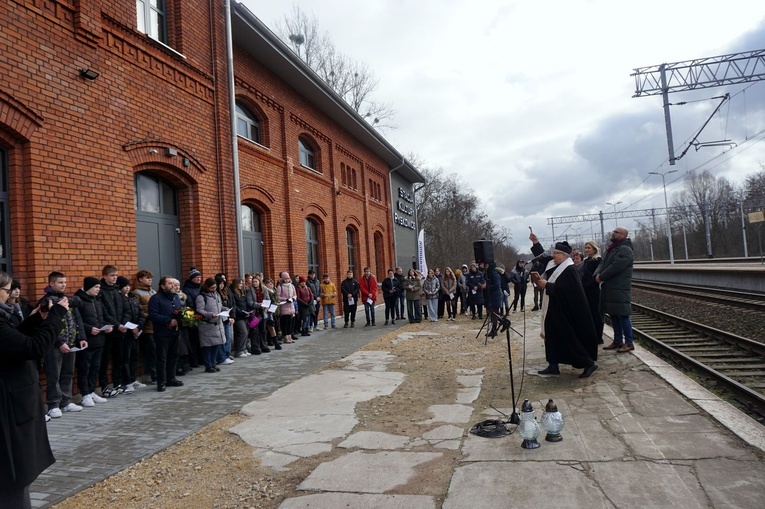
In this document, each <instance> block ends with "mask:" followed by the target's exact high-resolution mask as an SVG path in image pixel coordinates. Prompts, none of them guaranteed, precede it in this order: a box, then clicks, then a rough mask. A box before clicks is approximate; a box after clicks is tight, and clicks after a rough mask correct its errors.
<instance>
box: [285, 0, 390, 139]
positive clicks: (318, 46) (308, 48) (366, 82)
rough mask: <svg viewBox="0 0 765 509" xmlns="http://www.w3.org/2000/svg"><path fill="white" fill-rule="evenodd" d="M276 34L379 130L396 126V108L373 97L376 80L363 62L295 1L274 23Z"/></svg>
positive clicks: (377, 83)
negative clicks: (338, 44)
mask: <svg viewBox="0 0 765 509" xmlns="http://www.w3.org/2000/svg"><path fill="white" fill-rule="evenodd" d="M275 27H276V30H275V32H276V35H278V36H279V38H280V39H281V40H282V41H284V43H285V44H287V45H288V46H289V47H290V48H291V49H292V51H294V52H295V54H296V55H297V56H298V57H300V59H301V60H303V61H304V62H305V63H306V64H307V65H308V66H309V67H310V68H311V69H313V70H314V72H315V73H316V74H317V75H318V76H319V77H320V78H321V79H322V80H324V81H325V82H326V83H327V85H329V86H330V87H331V88H332V89H333V90H334V91H335V92H337V94H338V95H339V96H340V97H342V98H343V100H345V102H346V103H348V105H349V106H350V107H351V108H353V109H354V110H355V111H356V112H357V113H359V114H360V115H361V116H363V117H364V118H365V119H366V120H367V122H368V123H369V124H370V125H372V126H373V127H375V128H376V129H378V130H384V129H395V127H396V126H395V125H394V124H393V118H394V116H395V114H396V111H395V109H393V107H392V106H391V105H389V104H386V103H381V102H378V101H375V100H373V99H372V93H373V92H374V91H375V90H376V89H377V86H378V85H379V80H378V79H377V78H376V77H375V75H374V72H373V71H372V70H371V69H370V68H369V66H368V65H367V64H366V63H364V62H357V61H355V60H353V59H351V58H349V57H348V56H346V55H345V54H343V53H342V52H340V51H339V50H338V49H337V48H336V47H335V44H334V42H332V38H331V37H330V36H329V34H328V33H327V32H324V33H321V32H320V30H319V19H318V18H317V17H316V15H315V14H314V13H313V12H312V13H310V14H307V13H305V12H304V11H303V10H302V9H301V8H300V7H299V6H298V5H297V4H293V5H292V10H291V11H290V12H289V13H288V14H285V15H284V18H283V19H282V20H281V21H277V22H276V24H275Z"/></svg>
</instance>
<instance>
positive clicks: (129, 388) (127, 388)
mask: <svg viewBox="0 0 765 509" xmlns="http://www.w3.org/2000/svg"><path fill="white" fill-rule="evenodd" d="M133 391H135V389H134V388H133V384H127V385H126V386H125V388H124V389H122V392H124V393H125V394H133Z"/></svg>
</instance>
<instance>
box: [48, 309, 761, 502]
mask: <svg viewBox="0 0 765 509" xmlns="http://www.w3.org/2000/svg"><path fill="white" fill-rule="evenodd" d="M516 319H518V318H516ZM538 320H539V313H527V315H526V337H527V342H526V350H525V354H526V359H525V361H526V362H525V368H524V363H522V362H519V361H517V360H516V362H515V368H516V377H518V379H519V378H520V376H521V374H522V372H523V371H524V369H525V373H523V375H524V376H525V384H524V389H523V391H524V393H523V394H522V395H521V396H522V399H523V398H528V399H529V400H530V401H531V402H532V403H533V404H534V407H535V409H536V416H537V419H538V420H539V418H540V417H541V411H542V408H543V407H544V403H545V402H546V401H547V399H548V398H553V399H554V400H555V401H556V403H557V405H558V408H559V409H560V411H561V412H562V413H563V415H564V416H565V419H566V424H565V428H564V430H563V437H564V438H563V441H562V442H558V443H549V442H545V441H544V440H543V436H541V437H540V442H541V444H542V446H541V447H540V448H539V449H535V450H527V449H523V448H521V447H520V443H521V439H520V437H519V436H518V435H517V434H512V435H508V436H505V437H502V438H497V439H488V438H481V437H477V436H474V435H471V434H470V433H469V429H470V427H471V426H472V425H473V424H475V422H477V420H479V419H485V418H490V417H499V414H498V413H497V411H495V410H493V409H492V408H481V407H478V406H476V405H477V403H476V402H477V401H481V400H479V399H476V398H477V397H478V395H480V391H481V390H483V377H484V376H485V375H484V373H482V372H481V371H480V370H473V371H465V370H457V372H455V373H454V374H453V376H454V380H455V384H454V387H455V389H454V399H453V404H441V405H430V406H429V407H428V408H427V410H428V411H429V414H428V415H430V417H429V418H428V419H427V420H425V421H422V422H417V423H413V424H412V426H411V427H409V428H407V434H406V435H404V434H389V433H380V432H369V431H355V425H356V423H357V417H356V405H357V403H359V402H363V401H367V400H370V399H373V398H376V397H383V396H385V395H388V394H393V393H395V391H396V390H398V387H399V386H400V385H401V384H402V383H403V382H404V381H405V376H404V375H403V374H402V373H398V372H395V371H394V370H392V368H391V366H393V365H395V364H394V362H393V361H395V357H394V356H393V355H391V354H390V353H388V352H372V351H363V352H356V353H352V351H353V350H354V349H357V348H359V347H360V346H362V345H364V344H366V343H368V342H369V341H371V340H372V339H374V338H375V337H377V335H379V334H381V333H382V332H390V331H391V330H392V329H391V328H390V327H389V328H382V327H376V328H364V329H361V330H357V331H356V332H355V333H353V334H345V335H343V336H340V335H338V338H337V339H333V334H332V333H330V334H327V335H326V336H324V337H322V335H315V336H313V337H312V338H310V339H311V341H304V340H303V339H301V340H300V341H299V343H298V344H297V345H296V346H295V345H290V346H291V347H292V348H290V349H289V350H287V351H285V352H279V353H277V355H273V354H271V355H270V356H269V357H268V358H264V359H257V360H256V362H253V363H252V364H251V366H252V368H250V365H248V364H246V363H245V362H242V363H239V362H237V364H235V365H234V366H233V367H234V368H235V369H236V370H239V372H241V373H240V374H236V373H237V371H232V372H231V376H235V377H237V380H238V381H242V383H244V382H243V381H244V380H250V382H249V384H250V386H248V389H247V392H248V393H247V394H246V395H245V396H244V397H241V395H239V396H237V397H236V398H234V397H229V395H228V394H226V393H225V392H221V398H223V400H224V401H223V402H224V403H225V405H222V406H221V401H217V403H218V405H217V406H215V408H213V406H211V408H210V409H209V410H210V411H213V410H214V411H216V412H218V414H221V413H226V412H228V411H231V410H230V409H232V407H236V408H242V410H243V412H245V413H247V414H250V415H252V417H251V418H250V419H248V420H247V421H245V422H243V423H241V424H239V425H237V426H236V427H235V428H233V429H232V430H231V431H232V432H234V433H237V434H238V435H239V436H241V437H242V439H243V440H245V441H247V442H248V443H250V444H251V445H253V446H255V447H256V448H257V451H258V452H256V455H258V456H259V457H260V459H261V460H262V461H263V462H265V463H266V464H269V465H272V467H273V468H274V469H277V470H282V469H290V464H291V463H292V462H293V461H295V460H297V459H299V458H304V457H310V456H314V455H321V454H323V453H326V452H327V451H333V453H334V454H333V455H332V459H329V460H327V461H324V462H322V463H319V464H318V466H317V467H316V468H314V469H313V470H312V471H311V473H310V474H309V475H307V476H306V477H305V478H304V479H303V480H302V482H301V483H300V484H299V486H298V491H299V492H300V493H301V494H300V495H298V496H294V497H292V498H289V499H287V500H285V501H283V502H282V504H281V506H280V507H281V508H282V509H296V508H307V507H319V508H322V509H335V508H337V509H339V508H348V507H358V508H379V509H387V508H394V507H395V508H399V507H404V508H414V509H419V508H422V509H431V508H433V509H437V508H442V509H462V508H492V509H494V508H497V507H572V508H579V507H603V508H632V507H635V508H637V507H640V508H645V507H676V508H689V509H690V508H699V507H714V508H718V507H719V508H760V507H763V506H765V503H764V501H765V461H763V459H765V453H764V452H763V451H765V427H763V426H761V425H760V424H758V423H756V422H755V421H753V420H752V419H751V418H749V417H747V416H745V415H743V414H741V413H740V412H738V411H737V410H735V409H734V408H733V407H731V406H730V405H728V404H727V403H725V402H724V401H722V400H720V399H719V398H717V397H715V396H714V395H712V394H710V393H709V392H708V391H706V390H705V389H704V388H703V387H700V386H698V385H697V384H695V383H694V382H692V381H691V380H689V379H688V378H686V377H685V376H684V375H682V374H680V373H678V372H677V371H675V370H673V369H672V368H671V367H670V366H668V365H666V364H665V363H663V362H662V361H661V360H659V359H657V358H655V357H654V356H652V355H650V354H649V353H648V352H645V351H644V350H642V349H641V348H640V347H637V348H636V350H635V351H634V352H633V353H629V354H618V355H617V354H615V353H612V352H602V354H601V356H600V358H599V361H598V362H599V364H600V367H601V369H599V370H598V371H597V372H596V374H595V375H594V376H593V377H592V378H591V379H588V380H579V379H578V378H577V375H578V373H579V370H571V369H569V368H567V367H563V369H562V375H560V376H540V375H537V374H536V371H537V370H538V369H540V368H541V367H543V366H544V365H545V363H544V351H543V346H542V342H541V341H539V340H537V337H538V332H539V323H538ZM458 323H459V322H458ZM452 326H453V325H450V327H452ZM463 326H464V324H463ZM434 329H437V330H438V333H439V334H441V335H445V334H448V333H449V330H450V329H449V328H448V327H441V324H440V322H439V324H436V325H435V327H434ZM402 332H403V331H402ZM417 337H419V335H413V334H410V333H403V334H400V336H399V338H398V341H412V340H416V338H417ZM351 338H354V339H351ZM320 341H321V343H319V342H320ZM350 341H353V342H354V344H353V345H350V344H349V342H350ZM513 342H514V343H515V344H516V345H519V342H520V340H519V339H518V338H515V339H513ZM319 344H321V346H322V348H317V346H318V345H319ZM280 354H282V355H283V354H286V355H284V356H283V357H280V356H279V355H280ZM346 355H347V358H346V359H345V361H346V362H344V363H342V364H343V365H342V366H341V367H338V365H337V364H335V365H333V367H332V369H325V370H321V369H319V370H318V371H316V369H317V368H313V369H311V368H310V366H316V364H317V363H320V362H324V365H326V363H328V362H330V361H331V360H335V359H337V358H341V357H344V356H346ZM290 356H291V357H290ZM313 356H319V357H321V359H315V358H313ZM237 361H239V360H238V359H237ZM287 366H289V367H290V369H293V370H298V371H302V374H301V373H299V372H298V371H295V372H293V374H294V377H293V378H292V379H291V380H289V379H282V383H281V385H280V386H279V387H273V386H271V385H268V386H265V385H262V383H260V384H259V383H257V382H252V380H263V379H266V380H271V381H273V379H272V378H268V377H267V376H266V377H264V376H263V370H264V369H267V370H268V372H269V373H276V372H278V371H279V370H280V369H285V368H287ZM617 367H618V368H619V369H615V368H617ZM255 368H256V369H257V370H258V375H257V376H255V375H254V371H253V370H254V369H255ZM616 373H618V374H616ZM239 377H241V378H239ZM197 378H199V379H203V380H204V382H205V383H204V384H202V383H200V385H199V387H196V379H197ZM187 380H188V381H189V382H191V383H190V384H189V386H190V387H189V388H190V389H192V390H191V391H190V392H191V394H189V395H183V392H181V391H178V392H177V394H178V395H179V396H180V397H182V398H183V399H184V400H186V401H188V398H194V395H193V394H194V393H195V392H196V391H197V390H200V391H210V390H215V388H212V389H211V388H210V387H209V378H205V377H195V376H192V377H190V378H189V377H187ZM230 384H231V381H230V380H227V386H229V387H230V386H231V385H230ZM253 386H254V387H259V389H260V390H259V391H253V392H249V391H252V389H253ZM183 389H186V388H183ZM168 391H169V389H168ZM229 392H230V391H229ZM168 393H169V392H168ZM165 394H167V393H165ZM266 395H267V396H266ZM263 396H266V397H263ZM161 397H162V395H157V393H156V392H154V393H150V392H148V391H147V392H144V393H137V394H136V395H135V396H132V397H131V398H135V399H134V400H133V399H131V400H127V399H125V402H128V401H130V402H131V403H134V405H131V407H130V408H131V413H130V415H128V413H127V412H124V411H123V412H120V415H121V417H122V418H124V419H131V418H133V417H132V415H133V414H132V412H135V415H136V417H135V418H136V419H140V420H141V421H142V422H149V423H152V422H153V420H152V419H153V416H155V415H158V420H159V422H161V423H162V424H163V425H162V426H159V425H157V426H156V427H155V426H154V425H152V426H149V427H144V429H142V430H141V433H138V432H137V433H136V434H135V436H130V437H129V440H130V442H131V443H133V442H134V441H136V440H139V437H140V439H141V440H139V443H141V444H142V445H143V449H141V450H140V451H138V450H136V451H131V450H127V451H122V454H123V459H124V461H125V462H127V463H129V462H130V461H133V462H135V461H138V459H140V457H141V454H143V455H149V454H153V452H152V449H151V447H153V448H154V449H153V450H154V452H156V450H159V449H161V448H162V447H158V445H157V440H158V437H161V430H163V429H164V430H168V429H172V430H174V431H175V432H176V433H177V434H179V435H180V434H183V433H186V434H190V433H192V432H193V431H194V430H195V429H196V428H198V427H200V426H202V425H203V424H204V423H205V422H208V421H211V420H213V417H210V416H206V415H205V414H206V413H207V412H206V411H205V412H198V411H197V410H198V408H195V410H194V411H193V412H191V411H184V410H182V408H181V407H179V406H172V410H173V411H175V412H179V413H182V414H183V415H182V416H180V415H179V416H175V415H173V414H172V412H168V410H170V408H169V407H167V406H165V405H168V404H169V402H168V401H167V400H166V399H164V400H161ZM259 397H260V398H261V399H258V398H259ZM126 398H127V397H126ZM194 399H195V401H200V400H202V399H205V400H207V401H209V400H210V399H211V398H209V397H206V398H194ZM160 400H161V401H160ZM317 402H321V403H317ZM113 403H114V404H113ZM117 403H118V401H115V402H112V401H110V402H109V403H108V404H107V405H109V406H111V407H114V408H115V409H116V408H119V405H118V404H117ZM218 407H220V408H218ZM295 409H299V415H298V414H297V413H296V410H295ZM96 410H98V409H96ZM498 410H499V411H501V412H504V413H509V412H510V409H509V408H499V409H498ZM471 412H472V413H471ZM168 413H170V416H168ZM423 415H425V413H424V414H423ZM476 416H479V418H478V419H476ZM169 417H170V418H176V417H177V418H181V417H183V419H185V420H184V421H183V422H187V421H188V419H192V422H193V423H194V424H193V425H192V426H190V427H188V428H185V429H182V428H183V427H182V426H172V425H168V424H167V423H168V421H167V419H168V418H169ZM77 418H87V420H88V423H89V425H90V426H91V428H90V429H93V430H94V433H96V438H95V440H96V445H101V446H103V443H102V442H100V440H101V439H100V438H98V435H97V434H98V431H99V430H108V429H109V428H108V425H109V422H111V421H113V419H114V417H112V416H111V415H110V414H109V413H108V412H97V411H96V412H93V411H84V412H81V413H80V415H77V416H75V417H70V416H65V417H64V418H63V419H59V420H58V421H60V424H64V421H66V424H67V425H69V426H71V425H72V424H73V421H74V419H77ZM193 419H196V420H193ZM178 422H179V423H180V422H181V421H180V420H179V421H178ZM60 424H59V422H56V423H54V425H53V426H52V428H51V431H52V433H54V434H55V433H56V432H57V430H58V428H59V427H60ZM122 429H130V424H127V425H125V424H124V423H123V425H122ZM264 429H267V430H270V432H269V433H268V441H267V442H266V441H263V440H262V438H261V437H262V436H265V435H266V434H264V433H263V432H262V430H264ZM509 429H511V430H512V429H513V426H509ZM274 430H276V432H275V431H274ZM61 432H62V433H63V430H61ZM54 436H55V435H54ZM59 436H62V435H59ZM121 436H124V434H121V435H118V437H121ZM161 438H162V440H165V443H171V442H172V440H173V438H174V437H161ZM176 439H177V438H176ZM91 440H93V438H92V437H91ZM120 440H122V438H118V441H120ZM125 441H126V442H127V441H128V439H127V437H126V440H125ZM115 445H119V444H115ZM122 445H123V446H124V445H125V444H122ZM133 446H134V447H135V444H134V445H133ZM82 447H83V449H81V450H79V452H78V454H79V456H82V458H81V460H82V463H83V464H84V465H88V466H90V468H91V469H93V470H89V471H87V472H85V471H83V470H82V468H80V467H81V466H80V465H79V464H76V463H75V462H74V461H73V460H72V459H70V458H66V459H65V461H64V462H61V461H60V462H59V463H57V465H56V467H55V468H56V469H57V470H56V475H58V476H61V477H62V478H64V479H67V480H68V482H69V483H70V488H71V485H74V484H76V483H78V482H79V483H80V484H79V486H80V487H81V488H82V487H84V486H87V485H88V483H92V482H95V480H98V479H94V478H96V477H105V476H107V475H109V474H110V473H112V472H114V471H115V470H118V469H119V467H117V466H112V465H110V464H105V463H102V460H103V458H104V455H103V451H100V450H99V449H98V448H97V447H93V448H92V449H88V448H86V447H85V444H82ZM164 447H166V445H164ZM119 449H120V448H119V447H115V450H119ZM131 454H132V456H131ZM454 454H457V457H458V458H459V459H458V461H456V462H454V464H453V466H450V467H449V471H450V472H452V473H451V481H450V484H449V487H448V492H447V493H444V494H442V496H440V497H438V496H434V495H433V493H430V492H426V491H424V490H425V489H426V486H424V485H423V484H422V483H421V481H422V479H427V475H428V472H429V471H430V469H431V468H434V467H435V465H438V464H441V465H443V464H444V458H445V457H446V456H447V455H451V456H454ZM131 458H132V459H131ZM439 462H440V463H439ZM450 465H451V464H450ZM122 468H124V467H122ZM46 474H47V473H46ZM47 478H50V474H47ZM84 479H86V480H84ZM416 479H419V480H420V483H419V484H418V483H417V482H415V480H416ZM45 482H46V476H44V477H43V478H41V480H40V481H39V482H38V483H36V484H35V485H33V491H34V492H35V493H36V495H35V496H36V498H35V505H36V506H40V507H42V506H45V505H46V504H47V502H48V501H50V498H47V499H46V498H43V497H41V496H40V495H41V494H42V495H45V491H44V489H42V488H44V487H45V486H47V485H46V484H45ZM401 486H415V487H416V486H423V488H422V489H423V491H422V492H411V491H412V490H414V491H416V489H415V488H411V489H410V490H409V491H407V493H406V494H400V493H393V492H394V491H395V490H396V489H397V488H400V487H401Z"/></svg>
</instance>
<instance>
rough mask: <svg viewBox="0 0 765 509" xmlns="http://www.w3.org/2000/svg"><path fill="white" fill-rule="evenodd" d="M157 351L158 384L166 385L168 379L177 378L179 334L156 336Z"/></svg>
mask: <svg viewBox="0 0 765 509" xmlns="http://www.w3.org/2000/svg"><path fill="white" fill-rule="evenodd" d="M154 344H155V346H156V352H157V385H164V384H166V383H167V381H168V380H175V371H176V370H177V369H178V334H173V335H172V336H154Z"/></svg>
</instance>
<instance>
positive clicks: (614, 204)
mask: <svg viewBox="0 0 765 509" xmlns="http://www.w3.org/2000/svg"><path fill="white" fill-rule="evenodd" d="M620 203H622V202H620V201H618V202H616V203H608V202H606V205H611V206H612V207H613V208H614V228H616V227H618V226H619V223H618V222H617V221H616V206H617V205H619V204H620Z"/></svg>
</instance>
